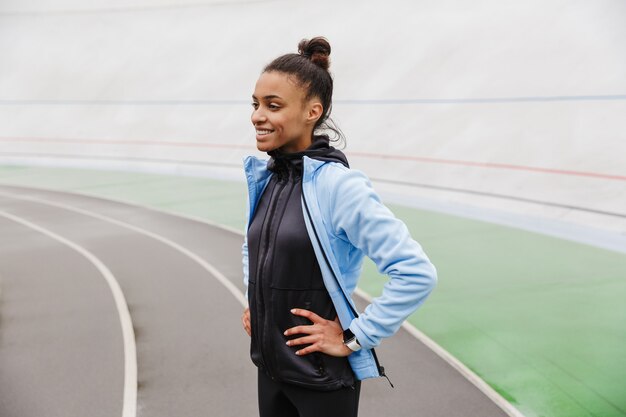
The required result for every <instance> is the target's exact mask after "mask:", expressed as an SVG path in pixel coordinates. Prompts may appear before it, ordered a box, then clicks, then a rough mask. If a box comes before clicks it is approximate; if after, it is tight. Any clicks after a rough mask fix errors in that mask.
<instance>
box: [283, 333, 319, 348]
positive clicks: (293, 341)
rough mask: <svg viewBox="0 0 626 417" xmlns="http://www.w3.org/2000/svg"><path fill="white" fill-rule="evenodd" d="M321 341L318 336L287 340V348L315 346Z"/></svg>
mask: <svg viewBox="0 0 626 417" xmlns="http://www.w3.org/2000/svg"><path fill="white" fill-rule="evenodd" d="M318 340H319V336H318V335H310V336H305V337H299V338H297V339H291V340H287V346H298V345H308V344H313V343H315V342H317V341H318Z"/></svg>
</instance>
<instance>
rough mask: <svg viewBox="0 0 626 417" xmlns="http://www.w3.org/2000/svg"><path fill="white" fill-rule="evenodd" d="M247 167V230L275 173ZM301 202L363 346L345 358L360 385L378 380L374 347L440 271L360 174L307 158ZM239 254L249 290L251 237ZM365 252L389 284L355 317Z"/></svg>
mask: <svg viewBox="0 0 626 417" xmlns="http://www.w3.org/2000/svg"><path fill="white" fill-rule="evenodd" d="M244 170H245V174H246V179H247V183H248V205H247V213H248V215H247V221H246V230H247V228H248V225H249V224H250V222H251V220H252V217H253V215H254V211H255V209H256V204H257V203H258V201H259V198H260V197H261V194H262V193H263V190H264V188H265V186H266V185H267V184H268V182H269V179H270V176H271V175H272V172H271V171H268V170H267V160H264V159H259V158H256V157H254V156H248V157H246V158H245V159H244ZM302 197H303V202H302V205H303V207H302V210H303V212H304V214H305V216H304V219H305V223H306V227H307V231H308V234H309V238H310V239H311V242H312V244H313V249H314V250H315V255H316V257H317V260H318V263H319V265H320V269H321V271H322V276H323V279H324V284H325V286H326V289H327V290H328V293H329V294H330V297H331V299H332V302H333V304H334V306H335V310H336V311H337V316H338V317H339V321H340V322H341V325H342V327H343V328H344V329H346V328H350V330H351V331H352V332H353V333H354V335H355V336H356V337H357V339H358V340H359V343H360V344H361V346H362V347H363V349H361V350H359V351H358V352H354V353H352V354H351V355H350V356H348V360H349V361H350V365H351V366H352V370H353V371H354V373H355V376H356V377H357V379H360V380H362V379H366V378H373V377H378V376H381V375H380V372H379V369H378V367H377V363H376V360H375V358H374V354H373V353H372V350H371V349H372V348H374V347H375V346H378V344H379V343H380V341H381V340H382V339H384V338H386V337H389V336H391V335H393V334H394V333H395V332H396V331H397V330H398V329H399V327H400V326H401V325H402V322H403V321H404V320H406V318H407V317H408V316H409V315H411V313H413V312H414V311H415V310H416V309H417V308H418V307H419V306H420V305H421V304H422V303H423V302H424V301H425V300H426V298H427V297H428V295H429V294H430V293H431V291H432V290H433V288H434V287H435V285H436V283H437V272H436V269H435V267H434V265H433V264H432V263H431V262H430V260H429V259H428V257H427V256H426V254H425V253H424V251H423V250H422V247H421V246H420V245H419V243H417V242H416V241H415V240H413V239H412V238H411V236H410V234H409V231H408V229H407V227H406V225H405V224H404V223H403V222H402V221H401V220H399V219H397V218H396V217H395V216H394V215H393V213H391V211H390V210H389V209H388V208H387V207H385V206H384V205H383V204H382V202H381V200H380V198H379V196H378V195H377V194H376V192H375V191H374V189H373V188H372V186H371V183H370V181H369V179H368V178H367V177H366V176H365V175H364V174H363V173H362V172H360V171H358V170H354V169H349V168H347V167H345V166H344V165H342V164H340V163H337V162H328V161H320V160H317V159H312V158H309V157H307V156H304V157H303V178H302ZM307 210H308V212H309V213H310V214H311V219H312V221H313V224H311V222H310V221H309V218H308V216H307V215H306V213H307ZM318 242H319V244H318ZM320 245H321V246H320ZM242 255H243V274H244V284H245V286H246V288H247V287H248V246H247V238H246V239H245V240H244V244H243V247H242ZM364 255H367V256H368V257H369V258H371V259H372V260H373V261H374V263H375V264H376V266H377V267H378V271H379V272H380V273H382V274H386V275H388V276H389V280H388V281H387V283H386V284H385V286H384V288H383V292H382V295H381V296H379V297H376V298H374V299H373V300H372V303H371V304H370V305H369V306H368V307H367V308H366V309H365V311H364V312H363V313H362V314H360V315H359V316H358V317H355V314H354V313H353V311H356V307H355V305H354V301H353V300H352V293H353V292H354V290H355V289H356V287H357V282H358V280H359V277H360V275H361V269H362V264H363V256H364Z"/></svg>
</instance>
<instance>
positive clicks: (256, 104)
mask: <svg viewBox="0 0 626 417" xmlns="http://www.w3.org/2000/svg"><path fill="white" fill-rule="evenodd" d="M250 104H252V107H254V108H255V109H256V108H257V107H258V105H259V103H255V102H252V103H250Z"/></svg>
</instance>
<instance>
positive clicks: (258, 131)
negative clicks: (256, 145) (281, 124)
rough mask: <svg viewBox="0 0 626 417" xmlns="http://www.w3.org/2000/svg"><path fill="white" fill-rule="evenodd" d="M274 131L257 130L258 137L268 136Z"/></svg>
mask: <svg viewBox="0 0 626 417" xmlns="http://www.w3.org/2000/svg"><path fill="white" fill-rule="evenodd" d="M272 132H273V130H257V131H256V133H257V135H267V134H268V133H272Z"/></svg>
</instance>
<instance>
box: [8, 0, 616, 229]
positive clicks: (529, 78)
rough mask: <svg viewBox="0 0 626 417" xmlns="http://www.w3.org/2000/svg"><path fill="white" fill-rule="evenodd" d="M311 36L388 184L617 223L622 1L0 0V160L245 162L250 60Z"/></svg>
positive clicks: (350, 127)
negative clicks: (320, 39)
mask: <svg viewBox="0 0 626 417" xmlns="http://www.w3.org/2000/svg"><path fill="white" fill-rule="evenodd" d="M316 35H323V36H326V37H327V38H328V39H329V40H330V42H331V45H332V48H333V51H332V54H331V60H332V63H331V71H332V72H333V75H334V79H335V96H334V97H335V104H334V107H333V114H334V116H335V117H334V118H335V120H336V121H337V122H338V123H339V125H340V127H341V128H342V130H343V131H344V133H345V134H346V136H347V139H348V147H347V149H346V153H347V154H348V156H349V158H350V160H351V163H352V165H353V167H356V168H359V169H363V170H364V171H365V172H366V173H367V174H369V175H370V176H371V177H372V178H374V179H376V181H375V186H376V188H377V189H379V190H380V191H381V192H383V193H384V195H385V196H387V198H390V199H391V198H395V199H396V200H399V199H403V200H404V201H405V202H409V203H411V204H414V205H418V206H419V205H421V206H425V207H431V208H436V209H441V210H448V211H452V212H459V213H464V212H465V213H468V214H469V213H477V212H481V213H483V214H484V213H488V214H487V216H488V217H497V216H498V213H500V214H502V213H511V214H513V215H517V216H518V217H519V215H523V216H524V217H525V218H527V219H531V223H532V222H533V221H535V223H536V224H539V225H540V226H538V227H540V228H541V227H544V225H545V223H542V221H543V220H541V221H540V219H550V221H552V222H553V223H554V222H567V223H560V224H561V225H564V224H569V223H574V224H579V225H586V226H593V227H597V228H602V229H605V230H609V231H611V232H612V233H614V234H616V235H619V234H622V235H623V234H626V164H625V163H624V160H625V155H626V144H625V143H626V141H625V140H626V116H625V115H626V77H625V74H626V53H625V52H624V51H625V49H624V45H625V44H626V2H624V1H622V0H613V1H611V0H596V1H566V0H551V1H539V0H530V1H524V2H519V1H497V0H479V1H472V2H467V1H462V0H443V1H441V0H438V1H434V0H431V1H425V0H411V1H408V0H406V1H402V0H390V1H387V2H384V3H379V2H372V1H341V2H332V1H328V0H321V1H316V2H304V1H280V0H275V1H219V2H218V1H214V2H210V1H205V2H200V1H197V2H193V1H192V0H189V2H188V3H187V4H185V2H175V1H174V0H161V1H160V2H155V1H148V0H133V1H111V0H109V1H107V2H105V1H103V0H93V1H90V2H86V1H84V0H83V1H78V0H73V1H72V0H59V1H51V0H49V1H44V0H28V1H25V0H19V1H18V0H3V1H2V2H0V57H1V59H0V163H10V162H27V163H30V164H47V165H78V166H89V167H106V168H113V169H143V170H157V171H167V172H178V173H185V174H197V175H214V176H221V177H233V176H235V177H237V178H242V177H241V170H240V166H241V157H242V156H243V155H246V154H250V153H254V152H255V148H254V132H253V129H252V125H251V123H250V120H249V117H250V111H251V106H250V104H249V103H250V95H251V94H252V91H253V88H254V83H255V81H256V78H257V76H258V74H259V71H260V70H261V68H262V67H263V65H264V64H266V63H268V62H269V61H270V60H271V59H272V58H274V57H276V56H278V55H280V54H282V53H286V52H295V49H296V45H297V43H298V41H299V40H300V39H301V38H304V37H309V38H310V37H312V36H316ZM381 154H382V156H383V157H381V156H380V155H381ZM85 158H87V159H85ZM150 161H151V162H150ZM176 161H186V162H194V161H195V162H197V163H198V164H196V165H194V164H182V163H179V162H176ZM206 163H209V164H211V165H209V166H206V165H204V164H206ZM503 165H504V166H503ZM378 180H391V181H403V182H411V183H415V184H419V185H418V186H415V185H413V186H406V185H397V184H396V185H394V184H392V183H389V182H383V181H378ZM531 201H533V202H531ZM540 202H546V203H548V204H540ZM568 206H570V207H571V208H567V207H568ZM574 207H576V208H578V209H576V208H574ZM599 212H607V213H613V214H617V215H607V214H601V213H599ZM620 215H621V216H620ZM533 219H534V220H533ZM537 221H539V223H537Z"/></svg>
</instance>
